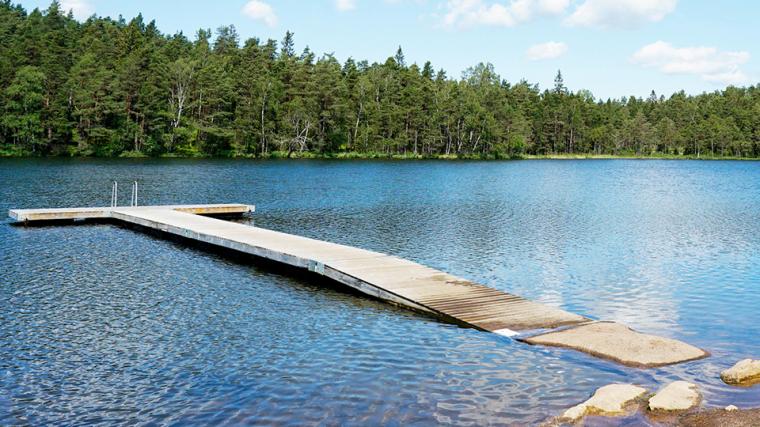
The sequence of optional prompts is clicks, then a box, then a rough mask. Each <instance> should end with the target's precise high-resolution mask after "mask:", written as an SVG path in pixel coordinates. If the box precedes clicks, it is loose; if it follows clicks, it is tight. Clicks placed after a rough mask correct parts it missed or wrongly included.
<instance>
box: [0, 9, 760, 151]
mask: <svg viewBox="0 0 760 427" xmlns="http://www.w3.org/2000/svg"><path fill="white" fill-rule="evenodd" d="M621 84H624V82H621ZM0 110H2V114H1V115H0V154H3V155H74V156H120V155H148V156H161V155H168V156H251V157H253V156H256V157H267V156H273V155H280V156H291V155H299V156H304V155H335V154H339V153H355V154H365V155H381V156H392V155H409V156H421V157H435V156H452V157H453V156H457V157H495V158H503V157H520V156H524V155H554V154H598V155H603V154H609V155H636V156H651V155H674V156H682V155H683V156H708V157H722V156H731V157H760V85H755V86H749V87H744V88H739V87H728V88H726V89H725V90H722V91H715V92H712V93H703V94H700V95H696V96H691V95H687V94H685V93H684V92H683V91H681V92H677V93H674V94H672V95H670V96H669V97H665V96H662V95H659V96H658V95H657V94H655V93H654V91H653V92H652V93H651V94H650V96H648V97H647V98H640V97H636V96H631V97H624V98H621V99H608V100H600V99H596V98H595V97H594V96H593V95H592V94H591V93H590V92H588V91H585V90H580V91H576V92H573V91H571V90H569V89H568V88H567V87H566V86H565V82H564V79H563V76H562V74H561V72H557V77H556V79H555V85H554V87H551V88H547V89H544V90H540V89H539V87H538V85H535V84H530V83H528V82H526V81H520V82H516V83H510V82H507V81H506V80H504V79H502V78H501V77H499V75H498V74H497V73H496V71H495V70H494V67H493V66H492V65H491V64H483V63H481V64H478V65H475V66H473V67H471V68H469V69H468V70H466V71H465V72H464V73H463V74H462V76H461V77H460V78H452V77H450V76H447V74H446V73H445V72H444V71H443V70H435V69H434V68H433V66H432V65H431V63H430V62H426V63H425V64H423V65H421V66H420V65H418V64H408V63H407V61H406V60H405V58H404V54H403V51H402V49H401V48H400V47H399V49H398V51H397V52H396V54H395V55H393V56H391V57H389V58H388V59H387V60H386V61H385V62H383V63H369V62H368V61H357V60H354V59H351V58H349V59H348V60H346V61H345V62H343V63H341V62H339V61H338V60H337V59H336V58H335V57H334V56H333V55H331V54H322V55H317V54H315V53H314V52H312V51H311V50H310V49H309V48H308V47H307V48H306V49H304V50H303V52H300V53H299V52H296V51H295V49H294V35H293V33H291V32H287V33H286V34H285V35H284V37H283V39H282V40H281V41H279V42H278V41H275V40H271V39H270V40H266V41H263V40H259V39H257V38H251V39H248V40H245V41H242V42H241V40H240V38H239V36H238V33H237V32H236V29H235V28H234V27H233V26H224V27H220V28H219V29H217V30H216V31H215V32H214V33H212V32H211V31H209V30H199V31H198V32H197V33H196V34H195V35H194V36H193V37H192V39H190V38H188V37H186V36H185V35H184V34H182V33H178V34H173V35H168V34H163V33H162V32H161V31H160V30H159V29H158V28H156V25H155V23H154V22H149V23H145V21H144V19H143V17H142V16H137V17H135V18H134V19H132V20H130V21H126V20H124V19H122V18H119V19H117V20H115V19H112V18H107V17H106V18H103V17H96V16H93V17H91V18H89V19H88V20H87V21H85V22H78V21H77V20H75V19H74V18H73V16H71V14H66V13H64V12H63V11H62V10H61V7H60V4H59V3H58V2H57V1H56V2H53V3H52V4H51V5H50V7H48V8H47V9H46V10H44V11H40V10H38V9H35V10H33V11H31V12H27V11H25V10H24V9H23V8H22V7H21V6H20V5H15V4H13V3H11V2H10V1H9V0H2V1H0Z"/></svg>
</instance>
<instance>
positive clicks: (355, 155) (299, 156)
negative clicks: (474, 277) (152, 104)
mask: <svg viewBox="0 0 760 427" xmlns="http://www.w3.org/2000/svg"><path fill="white" fill-rule="evenodd" d="M0 158H2V159H59V158H60V159H63V158H70V159H186V160H187V159H230V160H239V159H249V160H445V161H461V160H470V161H505V160H706V161H710V160H742V161H758V160H760V157H736V156H694V155H674V154H673V155H671V154H668V155H665V154H655V155H636V154H521V155H512V156H506V155H483V156H476V155H450V154H449V155H446V154H437V155H421V154H387V153H374V152H369V153H361V152H340V153H312V152H303V153H291V154H290V155H288V153H287V152H279V151H274V152H271V153H268V154H267V155H263V156H261V155H244V156H236V155H228V156H225V155H222V156H197V155H191V156H183V155H173V154H172V155H167V154H163V155H160V156H149V155H146V154H143V153H133V152H127V153H122V154H121V155H118V156H80V155H73V156H71V155H33V154H31V153H18V154H17V153H8V152H0Z"/></svg>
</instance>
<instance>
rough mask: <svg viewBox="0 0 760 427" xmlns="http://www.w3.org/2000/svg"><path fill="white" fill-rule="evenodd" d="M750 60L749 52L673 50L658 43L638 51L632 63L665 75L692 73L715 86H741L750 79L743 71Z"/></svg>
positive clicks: (684, 48)
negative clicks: (742, 66) (716, 84)
mask: <svg viewBox="0 0 760 427" xmlns="http://www.w3.org/2000/svg"><path fill="white" fill-rule="evenodd" d="M749 58H750V54H749V52H746V51H719V50H718V49H716V48H714V47H706V46H693V47H674V46H673V45H671V44H670V43H666V42H664V41H657V42H654V43H652V44H648V45H646V46H644V47H642V48H641V49H639V50H638V51H636V53H634V54H633V56H632V57H631V61H632V62H633V63H634V64H639V65H642V66H645V67H652V68H657V69H658V70H660V71H661V72H663V73H666V74H691V75H697V76H700V77H701V78H702V79H703V80H706V81H709V82H713V83H721V84H736V85H738V84H742V83H746V82H747V81H748V80H749V77H748V76H747V75H746V74H745V73H744V72H743V71H742V70H741V68H740V66H741V65H743V64H745V63H746V62H747V61H749Z"/></svg>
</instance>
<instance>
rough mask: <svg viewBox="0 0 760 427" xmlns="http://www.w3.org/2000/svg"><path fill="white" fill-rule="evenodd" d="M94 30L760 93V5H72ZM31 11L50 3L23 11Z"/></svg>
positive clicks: (665, 0) (604, 82)
mask: <svg viewBox="0 0 760 427" xmlns="http://www.w3.org/2000/svg"><path fill="white" fill-rule="evenodd" d="M61 3H62V4H63V5H64V7H65V8H71V9H72V10H73V11H74V12H75V15H76V16H77V17H78V18H80V19H84V18H86V16H88V15H90V14H92V13H95V14H97V15H101V16H112V17H117V16H119V15H122V16H124V17H125V18H127V19H129V18H131V17H133V16H135V15H136V14H137V13H139V12H142V14H143V16H144V17H145V18H146V20H151V19H155V20H156V23H157V24H158V26H159V28H160V29H161V30H162V31H163V32H168V33H174V32H177V31H183V32H184V33H185V34H186V35H188V36H192V35H193V34H194V33H195V31H196V30H197V29H198V28H211V29H215V28H217V27H219V26H221V25H226V24H234V25H235V27H237V29H238V32H239V33H240V35H241V38H242V39H245V38H248V37H259V38H261V39H267V38H274V39H277V40H281V39H282V36H283V34H284V33H285V31H286V30H290V31H293V32H294V33H295V35H296V48H297V50H299V51H300V50H301V49H303V48H304V47H305V46H306V45H307V44H308V45H309V47H310V48H311V49H312V50H313V51H315V52H316V53H318V54H321V53H325V52H332V53H334V54H335V55H336V57H337V58H338V59H339V60H341V61H343V60H345V59H346V58H348V57H349V56H351V57H354V58H356V59H368V60H370V61H384V60H385V58H387V57H388V56H391V55H393V54H394V53H395V51H396V49H397V47H398V46H399V45H401V46H402V47H403V49H404V53H405V55H406V59H407V62H408V63H412V62H417V63H420V64H422V63H424V62H425V61H426V60H430V61H431V62H432V63H433V65H434V66H435V67H436V68H443V69H444V70H446V71H447V73H448V74H449V76H454V77H459V76H460V75H461V73H462V71H463V70H464V69H466V68H467V67H469V66H471V65H475V64H477V63H478V62H481V61H482V62H491V63H493V64H494V66H495V68H496V71H497V72H498V73H499V74H500V75H501V76H502V78H505V79H507V80H508V81H511V82H516V81H519V80H520V79H522V78H525V79H526V80H528V81H529V82H532V83H538V84H539V85H540V86H541V87H542V88H545V87H548V86H551V85H552V84H553V79H554V75H555V74H556V72H557V70H558V69H561V70H562V74H563V75H564V76H565V83H566V85H567V86H568V87H569V88H570V89H572V90H579V89H588V90H590V91H591V92H593V93H594V95H596V96H597V97H601V98H607V97H621V96H630V95H636V96H641V97H645V96H648V95H649V92H650V91H651V90H652V89H654V90H655V91H656V92H657V93H658V94H666V95H669V94H671V93H672V92H674V91H677V90H680V89H684V90H686V91H687V92H689V93H700V92H703V91H713V90H716V89H721V88H723V87H725V86H726V85H728V84H736V85H750V84H756V83H758V82H760V65H759V64H760V62H758V55H760V52H758V47H757V46H758V44H757V41H758V40H760V29H758V28H759V27H758V25H757V22H756V19H757V17H758V16H760V2H754V1H737V0H734V1H731V0H727V1H724V2H718V1H714V0H713V1H706V0H705V1H701V0H691V1H688V0H680V1H679V0H498V1H497V0H308V1H304V0H301V1H298V0H217V1H215V2H210V1H201V0H185V1H169V0H162V1H156V0H151V1H148V0H131V1H129V2H124V1H117V0H62V1H61ZM21 4H22V5H23V6H24V7H26V8H27V9H32V8H34V7H41V8H45V7H47V5H48V4H49V1H47V0H23V1H21Z"/></svg>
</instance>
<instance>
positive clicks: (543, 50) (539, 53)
mask: <svg viewBox="0 0 760 427" xmlns="http://www.w3.org/2000/svg"><path fill="white" fill-rule="evenodd" d="M566 52H567V45H566V44H565V43H562V42H546V43H541V44H536V45H533V46H531V47H529V48H528V51H527V52H526V55H527V57H528V59H530V60H531V61H540V60H543V59H554V58H559V57H560V56H562V55H564V54H565V53H566Z"/></svg>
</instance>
